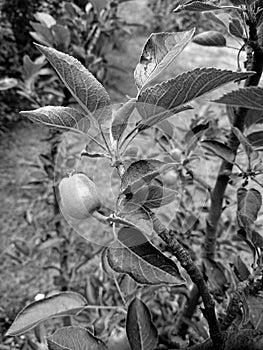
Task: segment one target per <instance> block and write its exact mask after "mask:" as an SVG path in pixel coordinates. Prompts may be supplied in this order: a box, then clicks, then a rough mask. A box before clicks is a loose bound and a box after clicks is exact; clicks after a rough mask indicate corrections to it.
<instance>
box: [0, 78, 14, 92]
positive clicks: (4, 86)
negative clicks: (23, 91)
mask: <svg viewBox="0 0 263 350" xmlns="http://www.w3.org/2000/svg"><path fill="white" fill-rule="evenodd" d="M17 84H18V80H17V79H14V78H8V77H5V78H2V79H0V91H5V90H9V89H12V88H13V87H15V86H17Z"/></svg>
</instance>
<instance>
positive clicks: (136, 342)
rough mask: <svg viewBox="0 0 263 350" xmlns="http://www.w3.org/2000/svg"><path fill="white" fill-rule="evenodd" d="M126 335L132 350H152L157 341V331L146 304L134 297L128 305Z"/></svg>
mask: <svg viewBox="0 0 263 350" xmlns="http://www.w3.org/2000/svg"><path fill="white" fill-rule="evenodd" d="M126 332H127V337H128V340H129V343H130V346H131V349H132V350H142V349H143V350H153V349H155V348H156V345H157V343H158V331H157V329H156V327H155V325H154V323H153V321H152V317H151V313H150V311H149V309H148V307H147V305H146V304H145V303H144V302H143V301H141V300H140V299H138V298H134V299H133V300H132V302H131V303H130V305H129V307H128V313H127V320H126Z"/></svg>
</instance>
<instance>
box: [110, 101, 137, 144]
mask: <svg viewBox="0 0 263 350" xmlns="http://www.w3.org/2000/svg"><path fill="white" fill-rule="evenodd" d="M135 106H136V99H134V98H133V99H131V100H129V101H128V102H126V103H125V104H124V105H123V106H122V107H121V108H120V109H118V110H117V112H116V113H115V114H114V119H113V122H112V125H111V132H112V136H113V138H114V139H115V140H117V141H119V140H120V138H121V137H122V135H123V132H124V131H125V129H126V127H127V124H128V121H129V118H130V116H131V114H132V112H133V111H134V109H135Z"/></svg>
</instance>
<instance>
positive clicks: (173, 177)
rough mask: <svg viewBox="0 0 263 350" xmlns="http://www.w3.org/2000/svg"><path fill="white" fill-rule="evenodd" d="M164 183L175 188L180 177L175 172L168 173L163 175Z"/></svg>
mask: <svg viewBox="0 0 263 350" xmlns="http://www.w3.org/2000/svg"><path fill="white" fill-rule="evenodd" d="M162 179H163V183H164V185H166V186H175V185H176V184H177V182H178V175H177V173H176V172H175V171H174V170H170V171H168V172H167V173H166V174H164V175H163V178H162Z"/></svg>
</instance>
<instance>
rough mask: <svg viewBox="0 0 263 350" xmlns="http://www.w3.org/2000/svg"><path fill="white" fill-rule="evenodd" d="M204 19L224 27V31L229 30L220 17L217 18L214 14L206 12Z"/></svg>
mask: <svg viewBox="0 0 263 350" xmlns="http://www.w3.org/2000/svg"><path fill="white" fill-rule="evenodd" d="M204 17H205V18H206V19H208V20H209V21H213V22H215V23H217V24H218V25H220V26H221V27H223V28H224V29H227V26H226V25H225V23H224V22H223V21H221V19H220V18H219V17H217V16H216V15H215V14H214V13H213V12H206V13H204Z"/></svg>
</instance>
